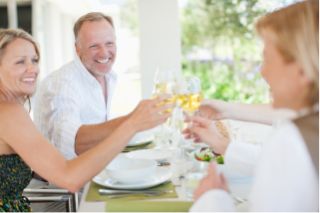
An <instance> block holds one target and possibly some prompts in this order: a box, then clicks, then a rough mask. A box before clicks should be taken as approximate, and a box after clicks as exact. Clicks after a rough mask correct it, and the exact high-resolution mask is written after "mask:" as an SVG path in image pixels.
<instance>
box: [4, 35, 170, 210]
mask: <svg viewBox="0 0 320 213" xmlns="http://www.w3.org/2000/svg"><path fill="white" fill-rule="evenodd" d="M38 62H39V50H38V47H37V45H36V43H35V42H34V41H33V39H32V37H31V36H30V35H29V34H28V33H26V32H25V31H23V30H10V29H2V30H0V211H12V212H13V211H30V210H31V209H30V206H29V202H28V200H27V199H26V198H25V197H24V196H22V191H23V189H24V188H25V187H26V186H27V185H28V183H29V181H30V179H31V168H32V170H34V171H35V172H36V173H38V174H39V175H40V176H42V177H43V178H45V179H47V180H48V181H49V182H51V183H53V184H55V185H57V186H60V187H62V188H66V189H68V190H69V191H70V192H75V191H78V190H79V189H80V188H81V187H82V186H83V185H84V184H85V183H86V182H88V181H89V180H90V179H91V178H92V177H93V176H95V175H96V174H98V173H99V172H100V171H101V170H102V169H103V168H104V167H105V166H106V164H108V163H109V162H110V161H111V160H112V159H113V158H114V157H115V156H116V155H117V154H118V153H119V152H121V151H122V149H123V148H124V147H125V146H126V145H127V143H128V141H129V139H130V138H131V137H132V136H133V135H134V134H135V133H136V132H139V131H142V130H145V129H149V128H152V127H154V126H156V125H158V124H161V123H163V122H164V121H165V120H166V119H167V118H168V116H169V114H168V113H162V112H164V111H165V110H167V109H168V107H170V106H163V105H162V106H160V104H159V103H161V102H162V101H163V100H161V98H158V99H155V100H144V101H142V102H140V103H139V105H138V106H137V107H136V109H135V110H134V111H133V112H132V113H131V114H130V116H129V118H128V119H127V120H126V121H125V122H123V123H122V124H121V125H120V126H119V127H118V128H117V129H116V130H115V131H114V132H113V133H112V134H111V135H110V136H109V137H108V138H105V139H104V140H103V141H101V143H99V144H98V145H96V146H95V147H93V148H91V149H90V150H88V151H86V152H85V153H83V154H81V155H80V156H78V157H77V158H75V159H73V160H66V159H65V158H64V157H63V156H62V155H61V154H60V152H59V151H58V150H56V149H55V148H54V147H53V145H52V144H50V143H49V142H48V141H47V140H46V139H45V138H44V137H43V136H42V135H41V134H40V133H39V132H38V131H37V129H36V127H35V126H34V124H33V122H32V120H31V119H30V116H29V114H28V112H27V111H26V110H25V108H24V106H23V105H24V103H25V101H26V100H27V99H28V98H29V96H31V95H32V94H33V93H34V91H35V87H36V79H37V76H38V73H39V67H38ZM112 141H116V142H117V143H112Z"/></svg>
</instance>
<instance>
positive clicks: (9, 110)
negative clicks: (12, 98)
mask: <svg viewBox="0 0 320 213" xmlns="http://www.w3.org/2000/svg"><path fill="white" fill-rule="evenodd" d="M26 115H28V113H27V112H26V110H25V109H24V106H22V105H21V104H19V103H9V102H8V103H0V126H1V125H2V124H5V122H7V121H14V120H15V121H16V119H18V118H19V117H21V116H23V117H24V116H26Z"/></svg>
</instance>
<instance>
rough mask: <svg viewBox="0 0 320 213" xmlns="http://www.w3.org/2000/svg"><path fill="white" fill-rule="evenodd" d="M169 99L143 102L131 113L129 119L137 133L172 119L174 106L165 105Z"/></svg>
mask: <svg viewBox="0 0 320 213" xmlns="http://www.w3.org/2000/svg"><path fill="white" fill-rule="evenodd" d="M166 99H167V97H158V98H156V99H152V100H143V101H141V102H140V103H139V104H138V106H137V107H136V108H135V109H134V111H133V112H131V113H130V116H129V118H128V119H127V120H128V121H129V122H130V123H131V126H132V127H133V128H135V129H136V130H137V132H139V131H142V130H146V129H150V128H153V127H155V126H158V125H160V124H162V123H164V122H165V121H166V120H167V119H168V118H169V117H170V115H171V114H170V113H169V112H170V109H171V108H172V107H173V105H172V104H163V103H164V102H165V100H166Z"/></svg>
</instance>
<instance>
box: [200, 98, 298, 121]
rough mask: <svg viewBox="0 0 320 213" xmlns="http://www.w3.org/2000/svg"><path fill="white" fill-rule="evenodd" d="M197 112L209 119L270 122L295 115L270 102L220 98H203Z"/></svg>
mask: <svg viewBox="0 0 320 213" xmlns="http://www.w3.org/2000/svg"><path fill="white" fill-rule="evenodd" d="M199 111H200V112H199V114H200V115H201V116H203V117H207V118H210V119H232V120H242V121H249V122H257V123H263V124H270V125H271V124H272V123H273V121H274V120H276V119H282V118H291V117H293V116H294V115H295V113H294V112H293V111H290V110H287V109H277V110H276V109H274V108H273V107H272V106H271V105H270V104H243V103H234V102H225V101H221V100H204V101H203V102H202V104H201V107H200V110H199Z"/></svg>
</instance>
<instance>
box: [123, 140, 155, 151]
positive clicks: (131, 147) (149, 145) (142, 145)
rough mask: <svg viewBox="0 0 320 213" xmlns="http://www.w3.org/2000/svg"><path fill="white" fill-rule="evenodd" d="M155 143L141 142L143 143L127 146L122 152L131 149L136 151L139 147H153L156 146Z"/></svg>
mask: <svg viewBox="0 0 320 213" xmlns="http://www.w3.org/2000/svg"><path fill="white" fill-rule="evenodd" d="M154 147H155V145H154V143H152V141H150V142H148V143H145V144H141V145H136V146H126V147H125V148H124V149H123V151H122V152H131V151H135V150H139V149H152V148H154Z"/></svg>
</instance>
